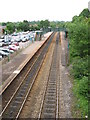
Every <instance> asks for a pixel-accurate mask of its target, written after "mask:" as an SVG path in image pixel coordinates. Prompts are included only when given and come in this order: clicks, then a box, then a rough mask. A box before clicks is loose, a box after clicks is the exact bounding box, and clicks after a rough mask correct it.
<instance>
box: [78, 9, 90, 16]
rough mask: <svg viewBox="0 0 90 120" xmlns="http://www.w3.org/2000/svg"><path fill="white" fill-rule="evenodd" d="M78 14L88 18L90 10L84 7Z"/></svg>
mask: <svg viewBox="0 0 90 120" xmlns="http://www.w3.org/2000/svg"><path fill="white" fill-rule="evenodd" d="M79 16H84V17H86V18H89V17H90V11H89V9H88V8H86V9H84V10H83V11H82V12H81V13H80V15H79Z"/></svg>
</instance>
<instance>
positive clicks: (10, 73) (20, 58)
mask: <svg viewBox="0 0 90 120" xmlns="http://www.w3.org/2000/svg"><path fill="white" fill-rule="evenodd" d="M51 34H52V32H48V33H46V34H45V35H44V37H43V38H42V40H41V41H35V42H34V43H32V44H30V46H28V47H27V48H26V49H24V50H23V51H22V52H21V53H19V54H18V55H17V56H16V57H14V58H13V59H12V60H10V62H8V63H6V64H4V65H2V66H1V68H0V76H1V80H0V81H2V82H0V83H2V84H0V92H1V91H2V89H3V88H4V87H5V86H6V85H7V84H8V83H9V82H10V81H11V80H13V79H14V78H15V77H16V76H17V74H19V72H20V71H21V70H22V68H23V67H24V66H25V64H26V63H27V62H28V61H29V60H30V58H31V57H32V56H33V55H34V54H35V53H36V51H37V50H38V49H39V48H40V47H41V46H42V45H43V43H44V42H45V41H46V40H47V38H48V37H49V36H50V35H51Z"/></svg>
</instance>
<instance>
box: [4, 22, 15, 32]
mask: <svg viewBox="0 0 90 120" xmlns="http://www.w3.org/2000/svg"><path fill="white" fill-rule="evenodd" d="M6 30H7V31H8V33H13V32H14V31H15V24H14V23H12V22H7V25H6Z"/></svg>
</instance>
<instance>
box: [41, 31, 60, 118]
mask: <svg viewBox="0 0 90 120" xmlns="http://www.w3.org/2000/svg"><path fill="white" fill-rule="evenodd" d="M59 35H60V34H59V33H58V34H57V38H56V45H55V48H54V52H53V56H52V57H53V59H52V63H51V68H50V73H49V77H48V82H47V86H46V90H45V92H44V97H43V100H42V104H41V108H40V113H39V119H40V118H52V119H53V118H58V113H59V111H58V110H59V109H58V108H59V107H58V106H59V103H58V101H59V97H58V96H59V94H58V79H59V57H60V56H59V52H60V51H59V50H60V49H59V42H60V36H59Z"/></svg>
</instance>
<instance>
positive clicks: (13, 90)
mask: <svg viewBox="0 0 90 120" xmlns="http://www.w3.org/2000/svg"><path fill="white" fill-rule="evenodd" d="M53 36H54V33H53V34H52V35H51V37H50V38H49V40H47V42H46V43H45V44H44V46H43V47H42V48H40V50H39V51H38V52H37V53H36V54H35V55H34V56H33V58H32V59H31V60H30V63H28V64H27V65H26V66H29V67H28V68H27V67H26V66H25V67H24V68H23V70H22V71H21V72H20V74H19V76H17V77H16V80H14V81H13V82H12V83H11V84H10V85H9V87H7V89H6V90H5V91H4V92H3V93H2V99H3V100H2V101H3V103H2V108H3V109H2V113H1V114H0V116H2V118H18V116H19V114H20V112H21V110H22V107H23V105H24V103H25V101H26V98H27V96H28V94H29V92H30V90H31V88H32V86H33V83H34V81H35V78H36V77H37V74H38V72H39V70H40V67H41V65H42V62H43V60H44V57H45V55H46V53H47V51H48V48H49V46H50V43H51V42H52V38H53ZM21 73H22V74H21ZM22 78H23V79H22ZM20 81H21V82H20ZM9 93H10V94H9Z"/></svg>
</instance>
